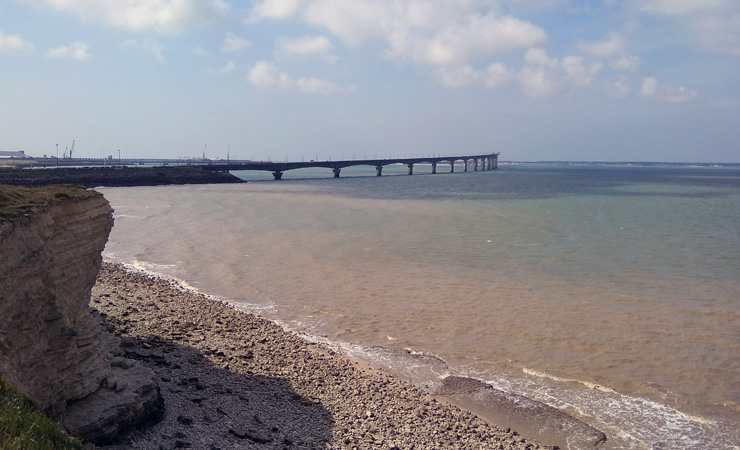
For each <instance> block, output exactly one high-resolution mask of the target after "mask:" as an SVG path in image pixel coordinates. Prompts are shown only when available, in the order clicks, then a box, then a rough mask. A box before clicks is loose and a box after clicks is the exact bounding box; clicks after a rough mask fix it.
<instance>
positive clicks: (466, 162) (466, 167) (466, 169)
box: [463, 159, 468, 172]
mask: <svg viewBox="0 0 740 450" xmlns="http://www.w3.org/2000/svg"><path fill="white" fill-rule="evenodd" d="M464 162H465V170H464V171H463V172H467V171H468V160H467V159H466V160H464Z"/></svg>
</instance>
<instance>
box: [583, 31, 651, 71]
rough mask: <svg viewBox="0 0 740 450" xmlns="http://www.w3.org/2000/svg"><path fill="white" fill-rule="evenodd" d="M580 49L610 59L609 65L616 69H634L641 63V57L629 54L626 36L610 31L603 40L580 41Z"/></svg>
mask: <svg viewBox="0 0 740 450" xmlns="http://www.w3.org/2000/svg"><path fill="white" fill-rule="evenodd" d="M576 46H577V48H578V50H580V51H582V52H583V53H585V54H587V55H590V56H594V57H597V58H604V59H610V62H609V66H610V67H611V68H612V69H615V70H624V71H633V70H635V69H637V67H638V66H639V65H640V58H638V57H637V56H633V55H629V54H627V51H626V49H625V47H626V43H625V40H624V37H623V36H622V35H621V34H619V33H609V34H608V35H607V37H606V39H604V40H603V41H598V42H579V43H578V44H577V45H576Z"/></svg>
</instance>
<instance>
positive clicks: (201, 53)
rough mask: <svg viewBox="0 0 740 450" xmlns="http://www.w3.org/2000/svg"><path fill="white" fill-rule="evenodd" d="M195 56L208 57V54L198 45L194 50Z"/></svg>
mask: <svg viewBox="0 0 740 450" xmlns="http://www.w3.org/2000/svg"><path fill="white" fill-rule="evenodd" d="M193 54H194V55H195V56H198V57H203V56H206V55H208V52H207V51H206V50H205V49H204V48H203V47H201V46H200V45H198V46H197V47H195V48H194V49H193Z"/></svg>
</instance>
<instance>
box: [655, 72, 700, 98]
mask: <svg viewBox="0 0 740 450" xmlns="http://www.w3.org/2000/svg"><path fill="white" fill-rule="evenodd" d="M640 94H641V95H642V96H643V97H649V98H655V99H657V100H662V101H665V102H670V103H684V102H689V101H693V100H696V99H697V98H698V97H699V95H698V94H697V92H696V91H695V90H693V89H688V88H686V87H684V86H681V87H674V86H668V85H662V84H660V83H658V80H657V78H655V77H649V78H645V79H644V80H643V82H642V89H641V90H640Z"/></svg>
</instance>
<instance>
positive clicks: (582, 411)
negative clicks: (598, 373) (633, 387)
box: [487, 368, 740, 450]
mask: <svg viewBox="0 0 740 450" xmlns="http://www.w3.org/2000/svg"><path fill="white" fill-rule="evenodd" d="M522 372H524V373H525V375H527V377H524V378H522V379H517V378H515V377H511V376H502V377H496V378H491V377H489V378H488V380H487V382H488V384H490V385H491V386H493V387H495V388H497V389H500V390H503V391H505V392H509V393H514V394H518V395H522V396H525V397H528V398H531V399H533V400H537V401H540V402H542V403H545V404H548V405H550V406H553V407H556V408H558V409H560V410H563V411H564V412H567V413H569V414H571V415H573V416H575V417H577V418H578V419H580V420H583V421H584V422H586V423H588V424H590V425H591V426H593V427H595V428H597V429H599V430H601V431H603V432H604V433H606V435H607V438H608V440H607V444H606V448H614V449H621V448H629V449H653V448H660V449H685V450H690V449H696V450H699V449H707V448H713V449H732V448H735V447H736V445H737V442H738V438H739V437H740V433H738V429H737V424H730V423H720V422H718V421H714V420H711V419H707V418H705V417H700V416H697V415H693V414H688V413H685V412H682V411H679V410H677V409H675V408H673V407H670V406H668V405H665V404H662V403H659V402H656V401H654V400H650V399H647V398H643V397H632V396H628V395H624V394H621V393H619V392H617V391H615V390H614V389H611V388H609V387H606V386H601V385H599V384H597V383H593V382H590V381H583V380H575V379H569V378H563V377H558V376H554V375H550V374H547V373H544V372H540V371H537V370H532V369H529V368H523V369H522ZM733 427H734V431H733Z"/></svg>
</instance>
